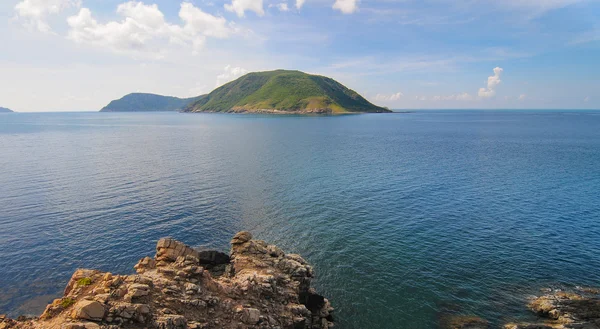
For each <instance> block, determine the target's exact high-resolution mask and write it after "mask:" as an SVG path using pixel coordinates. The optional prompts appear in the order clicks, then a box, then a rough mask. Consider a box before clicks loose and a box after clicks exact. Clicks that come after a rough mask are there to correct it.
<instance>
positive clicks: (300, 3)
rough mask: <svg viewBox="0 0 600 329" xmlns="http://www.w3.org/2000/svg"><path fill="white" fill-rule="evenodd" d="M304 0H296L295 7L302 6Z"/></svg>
mask: <svg viewBox="0 0 600 329" xmlns="http://www.w3.org/2000/svg"><path fill="white" fill-rule="evenodd" d="M305 1H306V0H296V9H300V8H302V6H304V2H305Z"/></svg>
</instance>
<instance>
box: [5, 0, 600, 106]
mask: <svg viewBox="0 0 600 329" xmlns="http://www.w3.org/2000/svg"><path fill="white" fill-rule="evenodd" d="M0 45H1V46H0V106H3V107H8V108H10V109H13V110H15V111H19V112H52V111H98V110H99V109H100V108H102V107H103V106H104V105H106V104H108V103H109V102H110V101H111V100H113V99H118V98H120V97H122V96H124V95H126V94H128V93H131V92H148V93H157V94H162V95H170V96H177V97H191V96H198V95H201V94H206V93H209V92H210V91H212V90H213V89H214V88H215V87H218V86H220V85H222V84H224V83H227V82H228V81H231V80H233V79H235V78H237V77H239V76H241V75H243V74H245V73H248V72H253V71H266V70H273V69H295V70H301V71H304V72H307V73H313V74H320V75H325V76H329V77H332V78H334V79H336V80H338V81H339V82H341V83H342V84H344V85H346V86H347V87H349V88H351V89H353V90H355V91H357V92H358V93H360V94H361V95H363V96H364V97H366V98H367V99H368V100H370V101H371V102H373V103H375V104H377V105H381V106H387V107H389V108H392V109H600V0H596V1H594V0H496V1H492V0H187V1H183V2H179V1H177V0H147V1H144V2H140V1H124V0H2V1H0Z"/></svg>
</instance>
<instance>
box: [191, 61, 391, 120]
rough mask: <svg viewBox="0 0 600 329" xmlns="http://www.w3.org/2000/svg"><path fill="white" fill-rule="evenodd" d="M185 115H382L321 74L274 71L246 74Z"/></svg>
mask: <svg viewBox="0 0 600 329" xmlns="http://www.w3.org/2000/svg"><path fill="white" fill-rule="evenodd" d="M183 111H184V112H258V113H262V112H264V113H278V112H285V113H352V112H355V113H361V112H370V113H383V112H391V111H390V110H388V109H386V108H383V107H379V106H376V105H373V104H371V103H370V102H369V101H367V100H366V99H364V98H363V97H362V96H360V95H359V94H358V93H357V92H355V91H354V90H351V89H348V88H346V87H345V86H343V85H342V84H340V83H339V82H337V81H335V80H333V79H330V78H327V77H324V76H320V75H312V74H306V73H303V72H300V71H286V70H276V71H268V72H256V73H249V74H246V75H244V76H242V77H240V78H238V79H237V80H235V81H232V82H229V83H227V84H225V85H223V86H221V87H219V88H217V89H215V90H214V91H213V92H211V93H210V94H208V95H207V96H206V97H203V98H201V99H199V100H197V101H195V102H192V103H190V104H188V106H186V107H185V108H184V110H183Z"/></svg>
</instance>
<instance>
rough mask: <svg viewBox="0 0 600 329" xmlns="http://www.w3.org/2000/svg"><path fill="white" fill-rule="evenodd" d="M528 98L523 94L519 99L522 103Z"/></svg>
mask: <svg viewBox="0 0 600 329" xmlns="http://www.w3.org/2000/svg"><path fill="white" fill-rule="evenodd" d="M526 98H527V95H525V94H521V95H519V98H518V99H519V100H520V101H524V100H525V99H526Z"/></svg>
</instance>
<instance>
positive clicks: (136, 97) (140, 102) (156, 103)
mask: <svg viewBox="0 0 600 329" xmlns="http://www.w3.org/2000/svg"><path fill="white" fill-rule="evenodd" d="M202 97H204V95H202V96H198V97H192V98H178V97H171V96H162V95H156V94H147V93H132V94H128V95H125V96H123V97H122V98H120V99H117V100H114V101H112V102H110V103H109V104H108V105H106V106H105V107H104V108H102V109H101V110H100V112H160V111H180V110H181V109H182V108H183V107H185V106H186V105H187V104H189V103H190V102H194V101H196V100H198V99H201V98H202Z"/></svg>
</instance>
